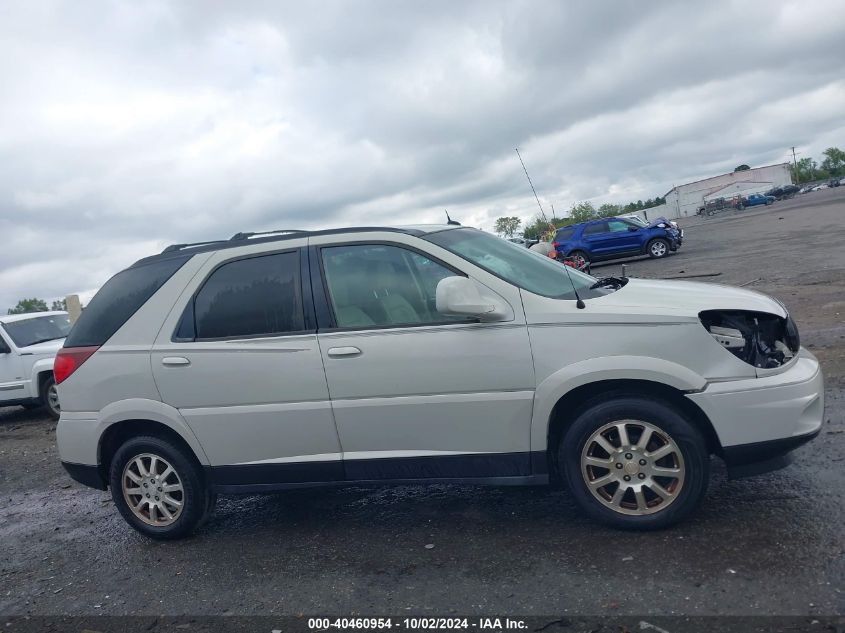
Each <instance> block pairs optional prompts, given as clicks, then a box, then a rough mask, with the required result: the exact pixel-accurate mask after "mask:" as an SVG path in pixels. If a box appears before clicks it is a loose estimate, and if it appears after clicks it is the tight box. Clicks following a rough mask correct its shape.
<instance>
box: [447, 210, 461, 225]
mask: <svg viewBox="0 0 845 633" xmlns="http://www.w3.org/2000/svg"><path fill="white" fill-rule="evenodd" d="M443 213H445V214H446V224H451V225H453V226H460V225H461V223H460V222H458V221H456V220H453V219H452V218H450V217H449V212H448V211H447V210H446V209H443Z"/></svg>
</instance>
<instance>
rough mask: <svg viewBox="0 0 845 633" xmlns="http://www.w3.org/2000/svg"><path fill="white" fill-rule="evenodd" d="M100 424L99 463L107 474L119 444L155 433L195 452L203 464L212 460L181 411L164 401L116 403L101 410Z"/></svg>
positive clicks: (102, 471)
mask: <svg viewBox="0 0 845 633" xmlns="http://www.w3.org/2000/svg"><path fill="white" fill-rule="evenodd" d="M98 426H99V429H100V430H99V434H98V435H99V437H98V440H97V464H98V467H99V469H100V471H101V474H104V473H105V474H106V475H107V473H108V468H109V464H110V462H111V458H112V457H113V456H114V453H115V451H116V450H117V448H118V447H119V446H120V445H121V444H122V443H123V442H125V441H126V440H127V439H129V438H131V437H135V436H139V435H154V436H156V437H161V438H162V439H167V440H170V441H172V442H173V443H174V444H176V445H178V446H179V447H180V448H182V449H184V450H185V451H186V452H187V453H188V454H189V455H191V456H193V458H194V459H196V461H197V464H199V465H200V467H204V466H207V465H208V463H209V461H208V456H207V455H206V454H205V451H204V450H203V447H202V445H201V444H200V443H199V440H198V439H197V438H196V436H195V435H194V433H193V431H192V430H191V428H190V427H189V426H188V425H187V423H186V422H185V421H184V419H183V418H182V415H181V414H180V413H179V411H178V410H177V409H175V408H173V407H171V406H169V405H166V404H164V403H162V402H157V401H154V400H144V399H131V400H123V401H120V402H116V403H112V404H110V405H108V406H106V407H105V408H103V410H102V411H101V412H100V415H99V424H98ZM105 481H108V479H107V478H106V479H105Z"/></svg>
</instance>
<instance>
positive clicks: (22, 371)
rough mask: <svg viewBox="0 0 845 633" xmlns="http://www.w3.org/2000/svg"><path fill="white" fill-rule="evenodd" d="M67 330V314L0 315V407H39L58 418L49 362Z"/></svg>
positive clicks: (51, 363)
mask: <svg viewBox="0 0 845 633" xmlns="http://www.w3.org/2000/svg"><path fill="white" fill-rule="evenodd" d="M69 331H70V318H69V317H68V314H67V312H32V313H28V314H14V315H6V316H0V407H7V406H12V405H21V406H22V407H24V408H26V409H31V408H35V407H42V406H43V407H45V409H46V410H47V413H48V414H49V415H50V417H52V418H53V419H54V420H58V419H59V413H60V411H61V407H60V406H59V397H58V393H57V391H56V383H55V380H54V379H53V359H54V358H55V356H56V352H58V351H59V349H60V348H61V347H62V344H63V343H64V340H65V337H66V336H67V334H68V332H69Z"/></svg>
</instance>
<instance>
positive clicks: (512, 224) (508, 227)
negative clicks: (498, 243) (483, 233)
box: [493, 215, 522, 237]
mask: <svg viewBox="0 0 845 633" xmlns="http://www.w3.org/2000/svg"><path fill="white" fill-rule="evenodd" d="M520 224H522V220H520V219H519V218H518V217H516V216H515V215H514V216H505V217H502V218H496V223H495V224H494V225H493V230H494V231H495V232H496V233H498V234H499V235H503V236H505V237H513V234H514V233H516V232H517V231H518V230H519V225H520Z"/></svg>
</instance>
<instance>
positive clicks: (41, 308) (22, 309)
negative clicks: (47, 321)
mask: <svg viewBox="0 0 845 633" xmlns="http://www.w3.org/2000/svg"><path fill="white" fill-rule="evenodd" d="M28 312H47V303H46V302H45V301H44V300H43V299H21V300H20V301H18V305H16V306H15V307H14V308H9V314H26V313H28Z"/></svg>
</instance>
